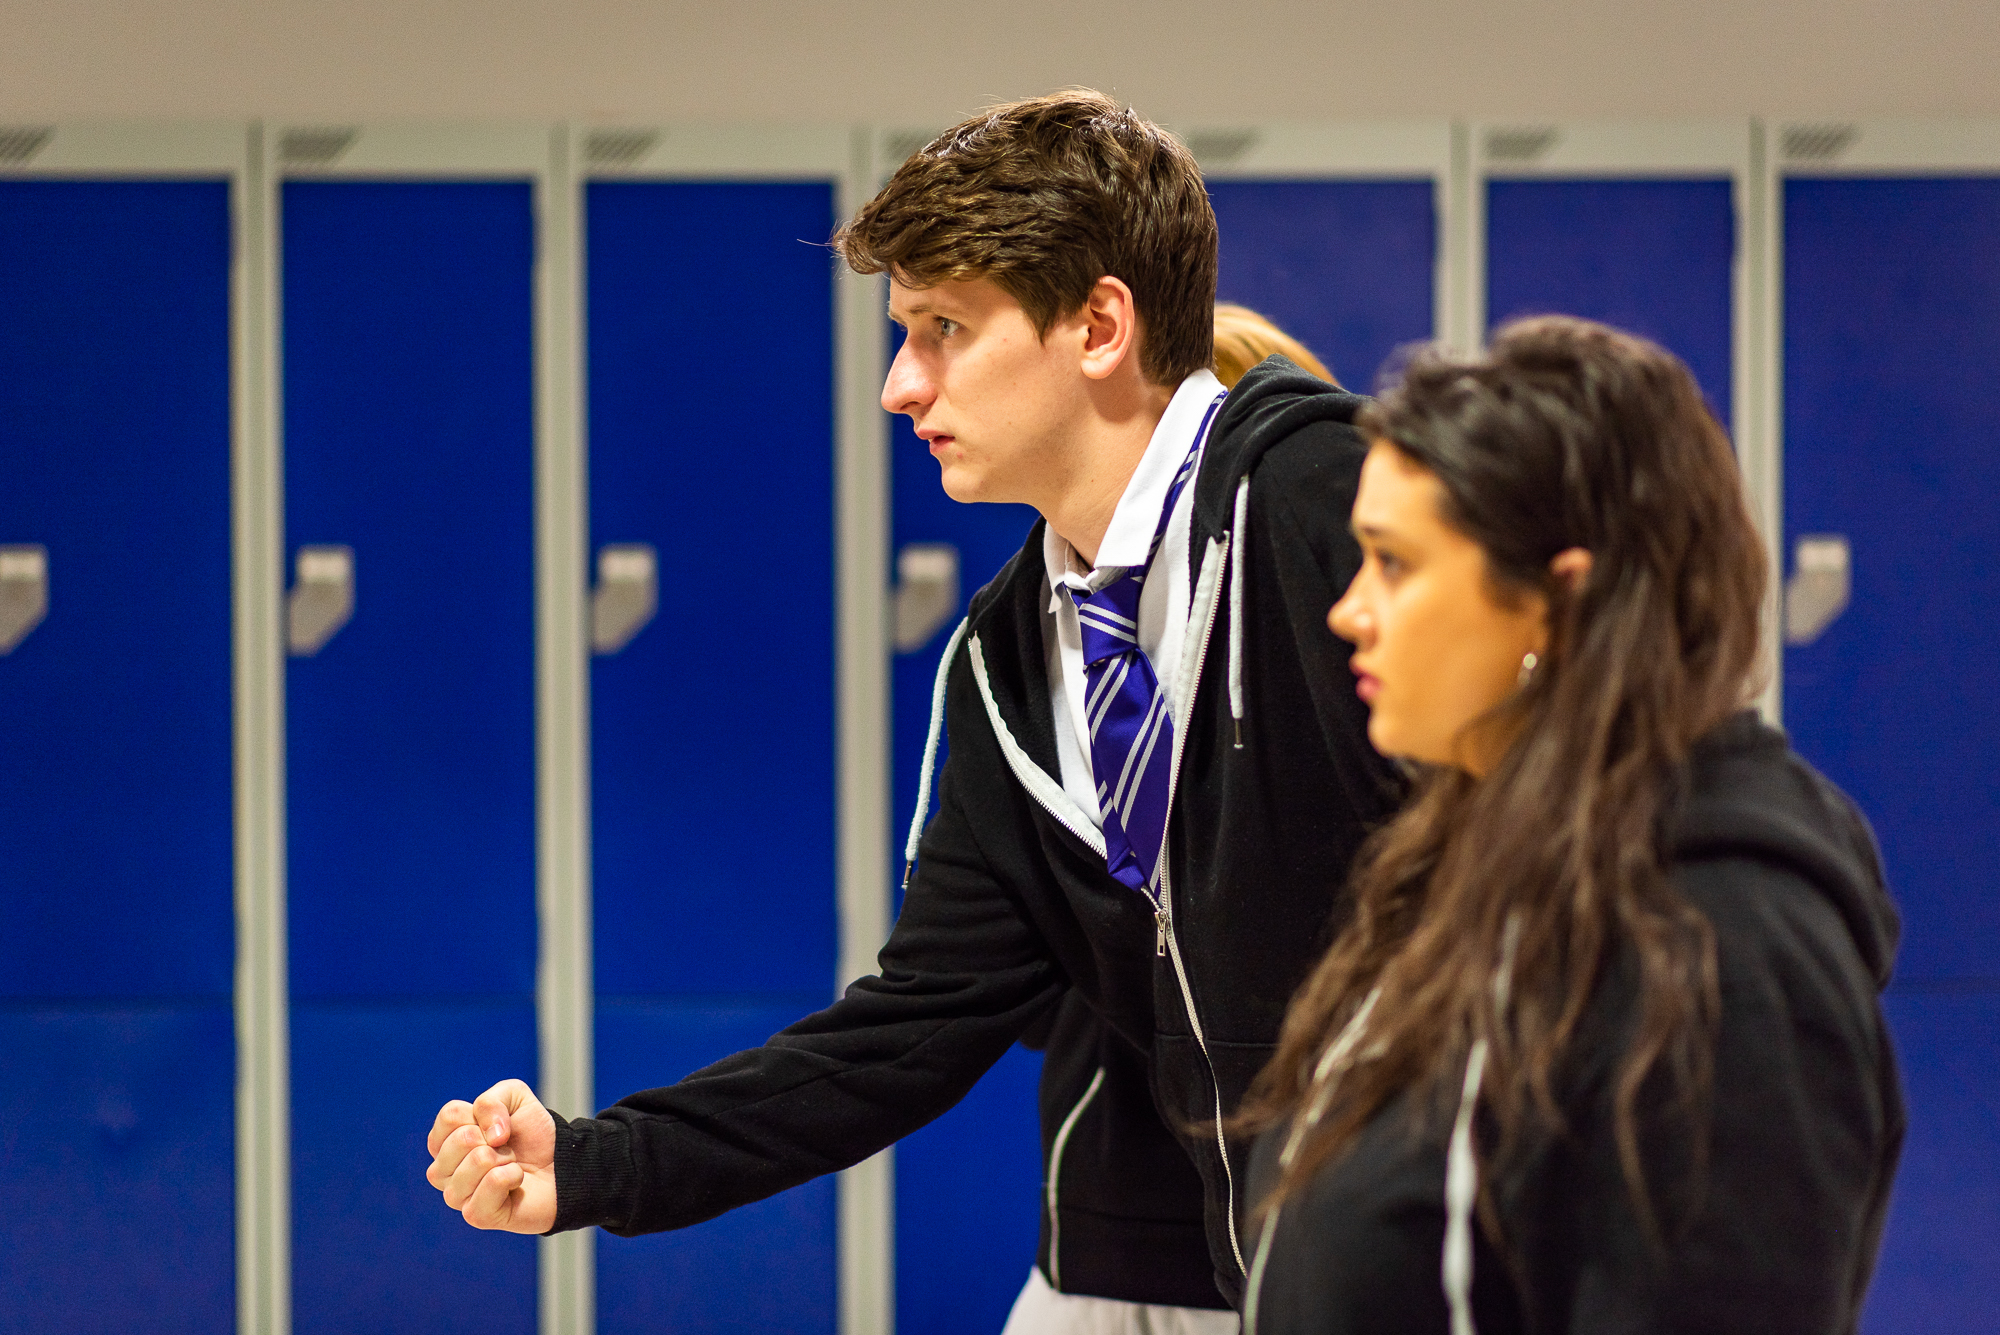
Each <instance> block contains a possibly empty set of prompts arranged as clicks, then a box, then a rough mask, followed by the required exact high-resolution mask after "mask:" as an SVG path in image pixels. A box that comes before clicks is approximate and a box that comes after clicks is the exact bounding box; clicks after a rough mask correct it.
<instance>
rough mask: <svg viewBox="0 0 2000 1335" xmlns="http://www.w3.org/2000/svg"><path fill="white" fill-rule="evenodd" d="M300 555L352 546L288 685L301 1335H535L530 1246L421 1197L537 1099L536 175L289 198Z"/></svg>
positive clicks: (291, 426) (293, 491)
mask: <svg viewBox="0 0 2000 1335" xmlns="http://www.w3.org/2000/svg"><path fill="white" fill-rule="evenodd" d="M283 236H284V253H283V261H282V277H283V284H284V286H283V309H284V367H285V375H284V392H285V407H284V427H285V479H286V499H285V527H286V534H287V542H288V547H289V550H292V551H296V550H297V549H298V548H299V547H300V546H302V545H320V544H326V545H340V546H346V547H350V548H351V549H352V550H353V553H354V557H353V560H354V573H355V595H354V611H353V618H352V620H351V621H350V622H349V623H348V624H347V625H345V626H344V627H342V628H341V629H340V630H339V631H337V632H336V633H335V634H334V635H333V637H332V638H331V639H330V640H329V641H328V642H327V643H326V644H325V646H324V647H323V648H321V649H320V650H319V651H318V652H317V653H316V654H314V655H312V656H310V657H296V656H295V657H293V658H292V659H291V667H290V671H289V673H288V678H287V733H288V748H289V779H288V784H289V788H288V801H289V840H290V848H289V876H290V951H291V1010H292V1054H291V1055H292V1145H293V1160H292V1163H293V1167H292V1174H293V1176H292V1194H293V1217H294V1221H295V1222H294V1227H293V1239H294V1245H293V1266H294V1280H293V1293H294V1308H295V1316H294V1328H295V1329H296V1330H298V1331H299V1332H301V1335H306V1333H308V1332H322V1331H323V1332H328V1333H329V1335H333V1333H334V1332H340V1333H343V1335H344V1333H346V1332H353V1331H361V1330H380V1331H388V1330H396V1331H418V1330H461V1329H478V1330H481V1331H487V1332H505V1331H513V1332H520V1333H521V1335H526V1333H527V1332H532V1331H533V1330H534V1329H535V1328H536V1304H535V1244H534V1241H533V1240H532V1239H529V1238H520V1237H514V1236H511V1235H502V1234H492V1233H480V1232H476V1231H474V1230H472V1229H470V1228H468V1227H466V1225H465V1224H464V1222H463V1221H462V1220H460V1219H459V1218H458V1217H457V1216H456V1215H454V1214H453V1213H452V1212H451V1211H449V1210H447V1209H446V1208H445V1207H444V1205H443V1204H442V1202H441V1200H440V1199H439V1197H438V1194H437V1192H436V1191H434V1190H433V1189H432V1188H431V1187H430V1186H429V1185H428V1184H427V1183H426V1182H425V1181H424V1179H423V1168H424V1164H425V1162H426V1160H427V1155H426V1153H425V1150H424V1137H425V1134H426V1133H427V1132H428V1131H429V1129H430V1125H431V1119H432V1117H433V1116H435V1114H436V1112H437V1109H438V1107H439V1105H441V1104H442V1103H444V1102H445V1100H447V1099H449V1098H453V1097H466V1098H469V1097H471V1096H473V1095H475V1094H477V1093H478V1092H479V1091H481V1090H483V1089H485V1088H486V1087H487V1086H488V1085H490V1084H491V1083H493V1082H494V1081H496V1080H499V1079H501V1078H503V1077H507V1076H519V1077H521V1078H523V1079H526V1080H529V1081H530V1082H532V1081H533V1079H534V1076H535V1069H536V1062H535V1055H536V1047H535V1007H534V988H535V957H536V939H535V934H536V918H535V845H534V830H535V769H534V765H535V746H534V707H535V701H534V678H533V672H534V615H533V613H534V608H533V596H534V589H533V557H534V549H533V531H532V522H531V516H532V510H533V309H532V292H533V284H532V270H533V247H534V220H533V213H532V202H531V197H530V187H529V185H528V184H527V183H525V182H476V183H474V182H458V183H415V182H402V183H387V182H359V181H311V182H298V181H295V182H289V183H287V184H286V185H285V186H284V195H283Z"/></svg>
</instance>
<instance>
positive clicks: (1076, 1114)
mask: <svg viewBox="0 0 2000 1335" xmlns="http://www.w3.org/2000/svg"><path fill="white" fill-rule="evenodd" d="M1103 1084H1104V1068H1103V1067H1102V1066H1100V1067H1098V1068H1097V1074H1096V1075H1093V1076H1092V1077H1090V1088H1088V1089H1086V1090H1084V1091H1083V1097H1082V1098H1080V1099H1078V1100H1077V1101H1076V1106H1075V1107H1074V1108H1071V1109H1070V1110H1069V1116H1067V1117H1065V1118H1063V1124H1062V1127H1061V1128H1060V1129H1059V1130H1058V1131H1057V1132H1056V1143H1055V1144H1054V1145H1052V1146H1050V1147H1049V1190H1048V1197H1049V1287H1050V1288H1052V1289H1054V1290H1055V1291H1056V1292H1057V1293H1061V1292H1062V1213H1061V1211H1060V1210H1058V1209H1057V1195H1056V1190H1057V1188H1058V1187H1059V1186H1060V1185H1061V1183H1062V1159H1063V1150H1064V1149H1066V1148H1068V1146H1069V1133H1070V1132H1072V1131H1074V1130H1076V1123H1077V1119H1078V1118H1080V1117H1082V1116H1083V1110H1084V1109H1085V1108H1088V1107H1089V1106H1090V1101H1091V1100H1092V1099H1094V1098H1096V1097H1097V1091H1098V1089H1099V1088H1101V1087H1102V1086H1103Z"/></svg>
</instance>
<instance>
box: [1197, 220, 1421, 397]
mask: <svg viewBox="0 0 2000 1335" xmlns="http://www.w3.org/2000/svg"><path fill="white" fill-rule="evenodd" d="M1208 193H1209V198H1210V199H1211V200H1213V201H1214V204H1215V221H1216V225H1217V226H1218V227H1219V228H1220V229H1221V232H1222V272H1221V275H1220V277H1219V280H1218V281H1217V284H1216V297H1217V299H1219V300H1221V301H1233V302H1236V303H1237V304H1239V305H1243V306H1248V307H1249V308H1250V309H1252V310H1254V311H1258V312H1261V313H1262V314H1264V315H1266V316H1268V317H1270V319H1271V321H1272V323H1274V324H1276V325H1277V326H1278V327H1279V328H1280V329H1283V330H1284V331H1285V332H1286V333H1288V334H1290V335H1292V337H1294V338H1296V339H1298V340H1299V342H1301V343H1303V344H1305V345H1306V347H1308V348H1310V349H1311V350H1312V351H1313V353H1314V354H1315V355H1316V356H1318V357H1319V359H1320V360H1321V361H1323V362H1325V363H1326V365H1327V369H1328V370H1330V371H1332V372H1333V373H1334V375H1335V376H1337V377H1338V378H1339V379H1340V382H1341V383H1342V384H1343V385H1346V386H1347V387H1348V388H1349V389H1352V390H1354V391H1355V392H1356V393H1362V394H1365V393H1368V392H1369V391H1370V390H1372V389H1373V388H1374V386H1375V381H1376V377H1377V375H1378V374H1379V373H1380V372H1381V370H1382V368H1383V365H1384V363H1386V362H1387V361H1388V360H1389V358H1390V356H1391V354H1392V353H1394V352H1395V350H1396V349H1397V348H1398V347H1400V346H1402V345H1403V344H1405V343H1411V342H1415V341H1417V340H1420V339H1427V338H1430V337H1431V336H1432V328H1431V326H1432V323H1433V315H1432V311H1433V306H1432V295H1433V293H1432V289H1433V286H1434V283H1435V279H1434V273H1435V264H1436V261H1437V206H1436V202H1435V199H1434V194H1435V187H1434V186H1433V185H1432V183H1431V182H1430V181H1428V180H1421V181H1211V182H1209V186H1208Z"/></svg>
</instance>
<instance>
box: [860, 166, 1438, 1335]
mask: <svg viewBox="0 0 2000 1335" xmlns="http://www.w3.org/2000/svg"><path fill="white" fill-rule="evenodd" d="M1209 193H1210V195H1211V197H1212V198H1213V200H1214V204H1215V211H1216V218H1217V221H1218V223H1219V225H1220V228H1221V233H1222V266H1221V276H1220V280H1219V296H1220V297H1221V299H1222V300H1224V301H1235V302H1240V303H1242V304H1243V305H1246V306H1249V307H1251V308H1253V309H1255V310H1258V311H1261V312H1263V313H1264V314H1266V315H1268V316H1270V317H1271V318H1272V319H1273V320H1274V321H1275V322H1276V323H1277V324H1278V325H1279V326H1280V327H1282V328H1284V329H1286V330H1287V331H1288V332H1290V333H1292V334H1293V335H1295V336H1296V337H1298V338H1299V340H1300V341H1301V342H1303V343H1305V344H1306V346H1307V347H1309V348H1311V349H1312V350H1313V351H1314V352H1315V353H1317V354H1319V355H1320V357H1321V358H1322V359H1323V360H1325V361H1326V362H1327V363H1328V365H1329V366H1330V367H1331V368H1332V369H1333V371H1334V373H1335V374H1336V375H1340V376H1343V377H1345V378H1346V380H1347V381H1348V383H1350V384H1352V385H1355V386H1356V387H1358V388H1362V389H1365V388H1367V387H1368V386H1369V385H1370V384H1371V383H1372V380H1373V377H1374V375H1375V372H1376V370H1377V368H1379V367H1380V366H1381V365H1382V363H1383V362H1384V361H1386V360H1387V359H1388V357H1389V356H1390V354H1391V353H1392V352H1393V351H1394V350H1395V348H1396V347H1397V346H1398V345H1399V344H1402V343H1406V342H1409V341H1411V340H1414V339H1422V338H1427V337H1429V336H1430V333H1431V320H1432V317H1431V311H1432V281H1433V279H1432V275H1433V263H1434V260H1435V257H1436V253H1437V241H1436V238H1437V224H1436V217H1435V211H1434V204H1433V197H1432V186H1431V183H1430V182H1428V181H1275V182H1274V181H1211V182H1210V183H1209ZM896 346H897V343H896V336H895V335H894V334H893V333H892V335H891V344H890V352H891V354H892V355H893V353H894V351H895V348H896ZM894 420H895V427H894V429H893V432H892V435H891V441H890V450H891V464H890V470H891V475H892V478H893V486H894V492H893V498H892V499H893V506H894V509H893V517H892V525H891V528H892V533H893V535H894V547H895V549H897V550H900V549H901V548H902V547H903V546H904V545H905V544H908V543H916V542H945V543H950V544H952V545H954V546H956V547H957V548H958V549H959V554H960V571H961V576H960V582H961V587H962V589H963V591H964V596H963V600H962V601H966V602H969V601H970V598H971V595H972V593H973V591H975V590H976V589H978V588H979V587H980V586H981V585H982V584H984V583H985V582H986V581H987V580H989V579H991V578H992V577H993V575H995V574H996V573H998V572H999V569H1000V567H1001V566H1002V565H1004V564H1006V562H1007V560H1008V559H1009V558H1010V557H1011V556H1013V555H1014V553H1015V552H1016V551H1018V550H1019V549H1020V547H1021V543H1022V540H1023V539H1024V538H1025V537H1026V536H1027V534H1028V530H1029V529H1030V528H1031V527H1032V526H1033V525H1034V523H1035V513H1034V511H1033V510H1031V509H1029V508H1027V507H1026V506H1016V505H960V504H958V503H956V502H954V501H953V500H951V498H950V497H948V496H946V495H945V494H944V490H943V488H942V487H940V486H939V485H938V469H937V464H936V463H935V462H933V461H932V459H931V457H930V454H929V451H928V450H927V449H925V447H924V445H923V442H921V441H920V440H918V439H917V438H916V435H915V434H914V433H913V432H912V431H911V430H910V426H909V419H908V418H906V417H897V418H895V419H894ZM1035 559H1037V560H1039V559H1040V557H1039V553H1037V554H1036V557H1035ZM956 623H957V618H956V617H954V618H953V619H952V621H951V622H950V623H949V624H947V625H946V626H945V627H943V628H940V629H939V631H938V632H937V633H936V634H935V635H934V636H933V637H932V638H931V640H930V642H929V643H928V644H926V645H924V646H923V647H922V648H920V649H917V650H915V651H913V652H910V653H906V654H900V655H898V656H897V658H896V660H895V668H894V676H893V679H892V689H893V692H894V699H893V710H894V719H895V744H894V752H893V756H894V767H895V784H894V792H895V796H896V805H895V817H896V821H895V828H894V834H895V846H896V848H897V849H898V850H900V849H901V848H902V846H903V839H904V835H905V833H906V831H907V828H908V827H907V824H906V822H907V821H908V819H909V815H910V811H911V808H912V807H913V806H914V805H915V803H916V800H917V786H918V777H919V771H920V769H921V767H922V762H923V750H924V737H925V731H926V728H927V727H928V724H929V721H930V705H931V687H932V683H933V681H934V680H935V675H936V672H937V665H938V659H939V657H940V656H941V655H942V653H943V651H944V644H945V641H946V640H947V639H948V638H949V636H950V634H951V628H952V626H954V625H956ZM939 763H940V764H941V763H942V756H940V762H939ZM1040 1074H1041V1058H1040V1056H1039V1055H1038V1054H1036V1053H1033V1052H1029V1051H1027V1050H1025V1049H1022V1048H1018V1047H1017V1048H1015V1049H1014V1050H1013V1051H1012V1052H1011V1053H1009V1054H1008V1055H1007V1057H1006V1058H1004V1059H1003V1060H1002V1061H1001V1062H1000V1064H999V1065H998V1066H996V1067H995V1068H994V1069H993V1071H992V1072H991V1073H989V1074H988V1075H987V1077H986V1078H985V1079H984V1080H982V1081H981V1082H980V1084H979V1086H978V1087H977V1088H976V1089H974V1090H973V1092H972V1093H971V1094H970V1095H969V1096H967V1098H966V1099H965V1101H964V1102H963V1103H962V1104H960V1105H959V1106H958V1107H957V1108H955V1109H953V1110H952V1111H951V1112H950V1113H947V1114H946V1115H945V1116H944V1117H941V1118H939V1119H938V1120H937V1121H936V1122H935V1123H933V1124H932V1125H930V1126H928V1127H926V1128H924V1129H923V1130H922V1131H919V1132H917V1133H916V1134H915V1135H913V1136H911V1137H910V1138H909V1139H907V1140H905V1141H904V1142H903V1144H902V1145H901V1146H900V1147H899V1148H898V1150H897V1157H896V1227H897V1249H896V1312H897V1326H898V1329H899V1330H900V1331H901V1332H902V1335H956V1333H957V1332H961V1331H974V1332H977V1331H989V1332H997V1331H998V1330H999V1329H1000V1327H1001V1325H1002V1324H1003V1323H1004V1322H1005V1320H1006V1316H1007V1311H1008V1309H1009V1307H1011V1306H1012V1304H1013V1301H1014V1296H1015V1295H1016V1294H1017V1293H1018V1292H1019V1291H1020V1288H1021V1285H1022V1283H1023V1281H1025V1280H1026V1279H1027V1277H1028V1271H1029V1270H1030V1268H1031V1267H1032V1266H1033V1265H1034V1262H1035V1246H1036V1237H1037V1233H1038V1230H1039V1227H1040V1220H1041V1210H1042V1199H1043V1197H1042V1163H1041V1139H1040V1134H1039V1125H1038V1121H1037V1113H1036V1102H1035V1091H1036V1081H1037V1080H1038V1079H1039V1078H1040Z"/></svg>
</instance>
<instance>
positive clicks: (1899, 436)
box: [1784, 178, 2000, 1332]
mask: <svg viewBox="0 0 2000 1335" xmlns="http://www.w3.org/2000/svg"><path fill="white" fill-rule="evenodd" d="M1784 208H1785V223H1784V245H1785V272H1784V280H1785V287H1784V293H1785V297H1784V300H1785V306H1784V311H1785V314H1784V336H1785V382H1784V392H1785V400H1784V402H1785V408H1784V425H1785V533H1786V549H1787V551H1788V552H1789V551H1790V549H1791V547H1792V545H1793V543H1794V542H1795V541H1796V539H1797V538H1798V537H1799V536H1800V535H1804V534H1835V533H1838V534H1844V535H1845V536H1846V537H1847V539H1848V542H1849V546H1850V550H1851V552H1852V565H1853V579H1852V583H1853V594H1852V602H1851V603H1850V605H1849V606H1848V608H1847V610H1846V611H1845V612H1844V613H1843V614H1842V615H1841V616H1840V618H1839V619H1838V620H1836V621H1834V622H1833V623H1832V624H1831V625H1830V626H1829V627H1828V628H1827V629H1826V631H1825V632H1824V633H1823V634H1822V635H1821V636H1820V637H1819V638H1818V639H1817V640H1816V641H1814V642H1812V643H1810V644H1804V645H1798V646H1794V647H1791V648H1789V649H1787V650H1786V653H1785V677H1784V695H1785V724H1786V727H1787V728H1788V729H1789V730H1790V731H1791V734H1792V738H1793V741H1794V743H1795V744H1796V745H1797V746H1798V748H1799V749H1800V750H1801V751H1802V752H1804V753H1805V754H1806V755H1807V756H1808V757H1810V758H1811V759H1812V760H1813V762H1814V763H1815V764H1817V765H1819V766H1820V767H1821V768H1822V769H1824V770H1825V771H1826V772H1827V773H1828V774H1829V775H1830V776H1831V777H1832V778H1833V779H1834V780H1835V781H1836V782H1838V783H1839V784H1840V785H1841V786H1842V787H1844V788H1845V789H1846V790H1847V791H1848V792H1849V793H1851V794H1853V795H1854V797H1855V799H1856V800H1857V801H1858V802H1859V803H1860V804H1861V807H1862V809H1863V810H1864V811H1866V812H1867V813H1868V816H1869V818H1870V819H1871V820H1873V821H1874V823H1875V829H1876V833H1877V835H1878V836H1879V837H1880V839H1881V841H1882V851H1883V856H1884V860H1885V862H1886V863H1887V866H1888V872H1889V878H1890V885H1891V887H1892V888H1893V889H1894V891H1895V893H1896V897H1897V901H1898V902H1899V903H1900V905H1901V906H1902V910H1903V946H1902V954H1901V958H1900V960H1899V962H1898V965H1897V971H1896V983H1895V985H1894V987H1892V988H1891V990H1890V996H1889V1002H1888V1011H1889V1016H1890V1020H1891V1022H1892V1023H1893V1024H1894V1026H1895V1029H1896V1034H1897V1038H1898V1041H1899V1043H1900V1045H1901V1056H1902V1060H1903V1069H1904V1079H1905V1084H1906V1086H1907V1090H1908V1095H1909V1103H1910V1135H1909V1141H1908V1144H1907V1146H1906V1148H1905V1151H1904V1158H1903V1168H1902V1172H1901V1175H1900V1176H1899V1178H1898V1180H1897V1185H1896V1195H1895V1198H1894V1202H1893V1204H1892V1206H1891V1210H1890V1218H1889V1231H1888V1237H1887V1239H1886V1241H1885V1243H1884V1247H1883V1254H1882V1263H1881V1269H1880V1271H1879V1273H1878V1278H1877V1281H1876V1285H1875V1291H1874V1294H1873V1298H1872V1301H1871V1305H1870V1308H1869V1312H1868V1321H1867V1329H1869V1330H1870V1331H1873V1332H1900V1331H1913V1332H1914V1331H1934V1330H1975V1329H1987V1328H1990V1326H1991V1325H1992V1322H1993V1314H1994V1312H1995V1311H1996V1310H2000V900H1996V899H1995V896H1994V893H1993V891H1994V886H1995V885H1996V883H2000V778H1996V775H2000V766H1996V764H1995V762H1994V757H1995V755H1996V754H2000V685H1996V683H2000V628H1996V622H1995V619H1994V615H1993V609H1994V608H1995V607H1996V606H2000V522H1996V519H1995V512H1994V500H1995V497H2000V455H1996V453H1995V450H1994V437H1995V433H1996V430H2000V391H1996V390H1995V388H1994V383H1993V375H1992V370H1993V367H1994V366H1995V364H1996V363H2000V180H1996V179H1993V178H1986V179H1956V180H1947V179H1930V180H1893V179H1877V180H1852V179H1850V180H1793V181H1788V182H1786V184H1785V195H1784ZM1788 565H1789V561H1788Z"/></svg>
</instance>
